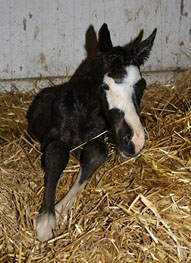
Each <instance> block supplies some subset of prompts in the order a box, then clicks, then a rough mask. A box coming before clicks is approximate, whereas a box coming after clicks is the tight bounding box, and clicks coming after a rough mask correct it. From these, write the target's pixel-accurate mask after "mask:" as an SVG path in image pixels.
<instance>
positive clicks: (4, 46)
mask: <svg viewBox="0 0 191 263" xmlns="http://www.w3.org/2000/svg"><path fill="white" fill-rule="evenodd" d="M10 27H11V24H10V2H9V1H7V0H2V1H1V15H0V61H1V63H0V78H10V75H11V32H10Z"/></svg>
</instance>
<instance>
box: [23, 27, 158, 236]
mask: <svg viewBox="0 0 191 263" xmlns="http://www.w3.org/2000/svg"><path fill="white" fill-rule="evenodd" d="M155 35H156V29H155V30H154V31H153V33H152V34H151V35H150V36H149V37H148V38H147V39H145V40H144V41H142V42H141V43H139V44H138V45H136V46H134V47H133V48H131V49H130V50H128V51H126V50H125V49H124V48H122V47H120V46H116V47H113V45H112V42H111V39H110V33H109V30H108V27H107V25H106V24H103V25H102V27H101V28H100V30H99V42H98V43H99V50H100V53H99V54H98V55H97V57H96V58H95V59H94V60H93V61H92V62H91V63H90V64H89V65H88V66H87V67H86V68H85V70H84V71H83V73H82V75H80V76H78V78H75V79H73V80H71V81H69V82H68V83H65V84H63V85H59V86H55V87H50V88H45V89H43V90H42V91H41V92H40V93H39V94H37V96H36V97H35V98H34V100H33V102H32V104H31V106H30V108H29V110H28V113H27V118H28V123H29V127H28V131H29V134H31V135H32V136H33V137H34V138H36V139H37V140H38V141H39V142H40V143H41V151H42V167H43V168H44V171H45V194H44V201H43V204H42V207H41V210H40V213H39V216H38V218H37V222H36V231H37V237H38V239H39V240H40V241H46V240H48V239H50V238H52V237H53V231H54V229H55V227H56V216H57V217H59V215H60V214H61V215H63V216H64V215H67V213H68V211H69V210H70V208H71V207H72V205H73V203H74V201H75V199H76V196H77V194H78V193H79V192H80V190H81V189H82V188H83V187H84V186H85V184H86V182H87V180H88V179H89V178H90V177H91V176H92V174H93V173H94V172H95V171H96V169H97V168H98V167H99V166H100V165H101V164H103V163H104V161H105V160H106V157H107V147H106V144H105V142H104V138H103V137H102V136H100V137H98V138H96V139H93V140H91V139H92V138H94V137H95V136H96V135H98V134H101V133H102V132H104V131H105V130H106V129H110V130H111V131H112V132H113V134H114V138H115V143H116V147H117V150H118V152H119V154H120V155H121V156H122V157H131V156H134V155H137V154H138V153H139V152H140V151H141V149H142V148H143V146H144V144H145V133H144V130H143V127H142V125H141V122H140V117H139V112H140V101H141V98H142V95H143V91H144V89H145V87H146V82H145V80H144V79H143V78H142V75H141V72H140V66H141V65H142V64H143V63H144V61H145V60H146V59H147V58H148V56H149V54H150V51H151V48H152V45H153V41H154V39H155ZM84 142H87V143H86V145H85V146H84V147H83V148H80V149H78V150H76V152H75V155H76V157H77V158H78V159H79V161H80V165H81V168H80V171H79V174H78V177H77V179H76V182H75V183H74V185H73V186H72V188H71V189H70V191H69V192H68V194H67V195H66V196H65V197H64V198H63V199H62V200H61V201H60V202H59V203H58V204H57V205H56V206H55V205H54V199H55V190H56V185H57V182H58V179H59V177H60V175H61V173H62V171H63V170H64V169H65V167H66V165H67V163H68V159H69V153H70V150H71V149H73V148H74V147H76V146H78V145H80V144H82V143H84ZM55 213H56V215H55Z"/></svg>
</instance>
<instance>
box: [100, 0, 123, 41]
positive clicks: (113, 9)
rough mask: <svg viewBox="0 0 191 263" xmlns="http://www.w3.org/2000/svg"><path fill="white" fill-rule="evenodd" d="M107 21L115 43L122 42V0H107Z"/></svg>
mask: <svg viewBox="0 0 191 263" xmlns="http://www.w3.org/2000/svg"><path fill="white" fill-rule="evenodd" d="M104 17H105V21H106V23H107V24H108V27H109V30H110V34H111V39H112V42H113V45H119V44H120V42H121V30H120V28H121V1H118V0H105V15H104Z"/></svg>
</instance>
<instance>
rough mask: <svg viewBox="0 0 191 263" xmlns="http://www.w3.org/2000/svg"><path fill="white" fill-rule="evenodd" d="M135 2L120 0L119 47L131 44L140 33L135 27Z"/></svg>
mask: <svg viewBox="0 0 191 263" xmlns="http://www.w3.org/2000/svg"><path fill="white" fill-rule="evenodd" d="M136 17H137V3H136V1H129V0H128V1H126V0H121V28H120V30H121V45H126V44H128V43H129V42H131V41H132V40H133V39H134V38H135V37H136V36H137V35H138V34H139V32H140V30H139V29H138V28H137V27H136V23H135V21H136Z"/></svg>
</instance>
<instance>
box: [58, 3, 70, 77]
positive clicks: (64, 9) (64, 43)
mask: <svg viewBox="0 0 191 263" xmlns="http://www.w3.org/2000/svg"><path fill="white" fill-rule="evenodd" d="M73 10H74V1H68V0H59V1H58V24H57V28H58V65H59V68H58V75H59V76H63V75H71V74H72V73H73V67H72V65H73V44H74V35H73V30H74V28H73V25H74V16H73Z"/></svg>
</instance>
